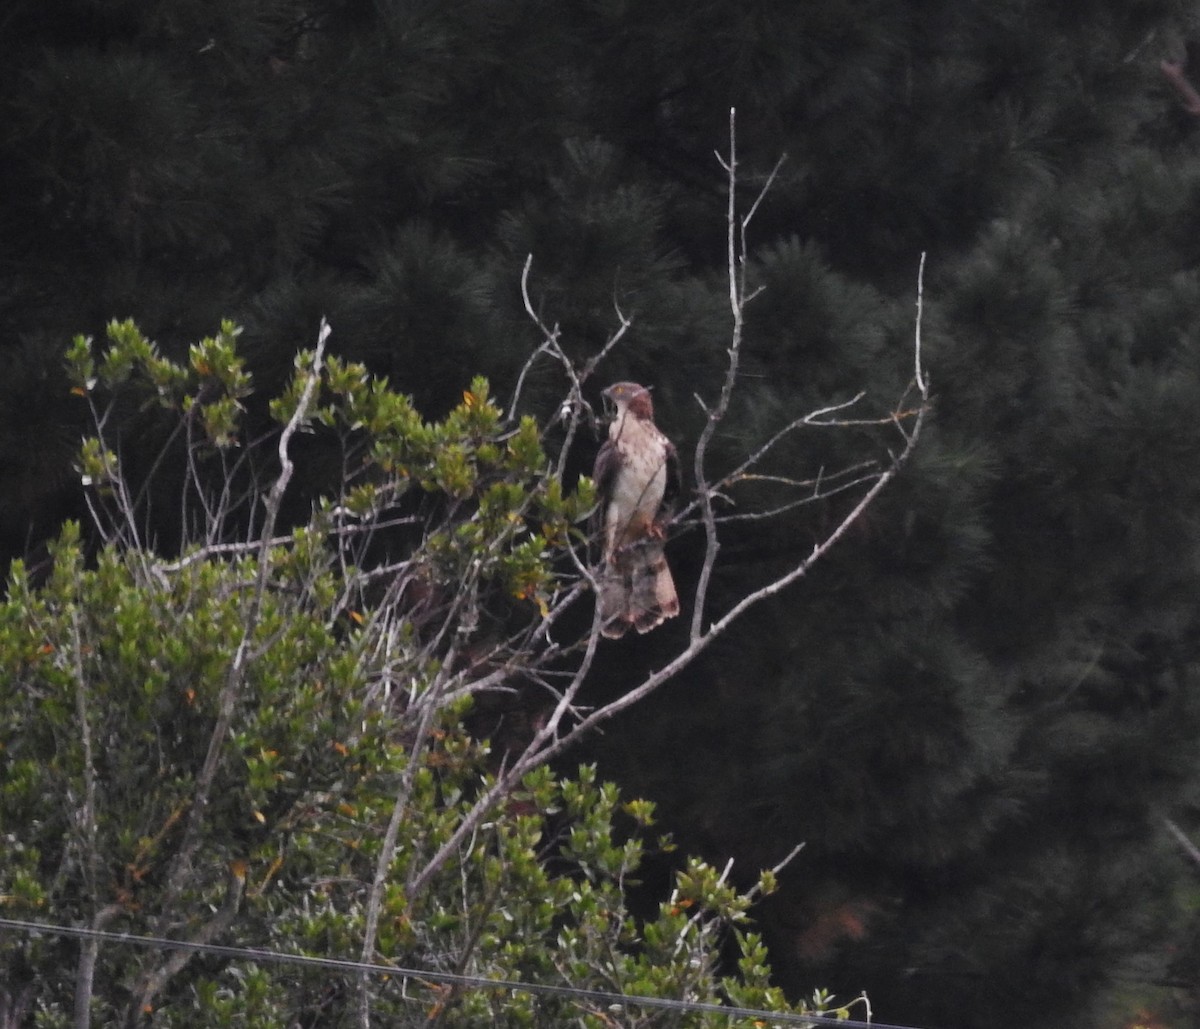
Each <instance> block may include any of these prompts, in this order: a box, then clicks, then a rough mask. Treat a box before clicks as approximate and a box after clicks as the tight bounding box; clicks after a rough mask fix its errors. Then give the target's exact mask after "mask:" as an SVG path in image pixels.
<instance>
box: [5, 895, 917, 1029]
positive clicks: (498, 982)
mask: <svg viewBox="0 0 1200 1029" xmlns="http://www.w3.org/2000/svg"><path fill="white" fill-rule="evenodd" d="M2 929H8V930H11V931H13V932H19V933H25V934H27V935H36V934H39V933H45V934H47V935H50V936H66V937H70V938H73V939H80V940H101V941H103V942H106V943H121V944H126V945H128V946H134V947H152V948H154V949H155V950H186V951H192V952H194V953H203V954H212V955H216V956H218V957H227V958H236V959H238V960H242V961H259V962H268V963H272V964H277V965H296V966H300V967H304V968H322V969H328V970H333V971H339V972H357V973H359V974H364V973H365V974H368V975H386V976H388V977H390V978H394V979H403V980H408V979H417V980H424V981H426V982H433V983H440V984H443V985H447V986H463V987H468V988H470V989H489V990H512V991H516V992H521V993H529V994H533V995H535V996H536V995H541V996H548V997H563V998H567V999H573V1000H590V1001H594V1002H597V1003H601V1004H606V1005H609V1006H616V1007H640V1008H660V1009H665V1010H669V1011H680V1012H696V1013H703V1014H715V1015H725V1016H727V1017H728V1018H750V1019H754V1020H755V1021H761V1022H764V1023H766V1024H768V1025H770V1024H774V1025H801V1026H813V1027H816V1026H840V1027H841V1029H913V1027H912V1026H902V1025H891V1024H888V1023H886V1022H862V1021H856V1020H855V1019H847V1018H834V1017H831V1016H829V1015H797V1014H792V1013H790V1012H778V1011H762V1010H759V1009H757V1008H743V1007H737V1006H730V1005H725V1004H713V1003H709V1002H705V1001H689V1000H675V999H674V998H671V997H638V996H634V995H632V994H628V993H612V992H609V991H607V990H592V989H587V988H585V987H581V986H560V985H556V984H554V983H525V982H520V981H517V980H513V979H488V978H485V977H483V976H475V975H462V974H459V973H456V972H439V971H429V970H424V969H417V968H404V967H400V966H396V965H379V964H372V963H370V962H364V961H350V960H347V959H344V958H322V957H312V956H309V955H306V954H286V953H283V952H282V951H277V950H265V949H261V948H258V947H232V946H228V945H225V944H219V943H193V942H191V941H189V940H170V939H165V938H163V937H160V936H140V935H138V934H136V933H119V932H112V931H109V930H105V929H86V928H83V927H82V926H70V925H53V924H50V923H45V922H29V921H25V920H23V919H19V918H0V930H2Z"/></svg>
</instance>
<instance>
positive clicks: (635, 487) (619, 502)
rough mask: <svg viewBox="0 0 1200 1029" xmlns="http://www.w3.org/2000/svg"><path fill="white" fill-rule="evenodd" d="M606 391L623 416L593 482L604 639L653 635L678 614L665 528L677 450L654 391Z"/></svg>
mask: <svg viewBox="0 0 1200 1029" xmlns="http://www.w3.org/2000/svg"><path fill="white" fill-rule="evenodd" d="M603 392H604V396H605V397H607V398H608V399H609V400H611V401H612V402H613V404H614V405H615V407H616V415H615V417H614V418H613V420H612V423H611V424H610V425H609V427H608V439H607V440H606V441H605V443H604V445H603V446H602V447H601V448H600V453H599V454H598V455H597V456H596V468H595V471H594V473H593V476H592V478H593V479H594V481H595V483H596V489H597V492H598V496H599V500H600V506H599V511H600V516H601V519H602V523H603V524H602V531H603V554H602V557H603V564H602V566H601V569H600V574H599V576H598V583H599V587H600V596H599V601H598V603H599V605H600V631H601V633H603V634H604V635H605V636H607V637H608V638H609V639H617V638H619V637H621V636H624V635H625V632H626V630H628V628H629V627H630V626H631V625H632V626H633V627H634V628H635V629H637V631H638V632H649V631H650V630H651V629H653V628H654V627H655V626H657V625H661V624H662V623H663V621H664V620H666V619H667V618H674V617H675V616H676V615H677V614H679V596H678V594H677V593H676V592H675V580H674V579H672V578H671V569H670V568H668V567H667V559H666V554H665V553H664V533H663V529H662V526H661V525H660V524H659V522H658V512H659V507H660V506H661V505H662V500H663V493H664V492H665V490H666V485H667V466H668V464H669V463H672V462H675V463H676V470H677V468H678V465H677V458H676V454H675V447H674V446H673V445H672V443H671V441H670V440H669V439H667V437H666V436H664V435H663V434H662V432H661V431H659V428H658V426H656V425H655V424H654V405H653V403H652V402H651V400H650V391H649V390H648V389H646V388H645V387H644V386H639V385H638V384H637V383H635V382H618V383H616V385H613V386H609V387H608V389H606V390H604V391H603Z"/></svg>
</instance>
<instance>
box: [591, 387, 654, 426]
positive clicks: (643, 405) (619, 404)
mask: <svg viewBox="0 0 1200 1029" xmlns="http://www.w3.org/2000/svg"><path fill="white" fill-rule="evenodd" d="M601 396H603V397H604V398H605V399H606V400H611V401H612V402H613V404H615V405H616V408H617V414H618V415H620V414H624V413H625V412H626V411H628V412H629V413H630V414H631V415H633V416H634V417H635V418H644V419H646V420H647V421H653V420H654V402H653V401H652V400H651V399H650V391H649V390H648V389H646V387H645V386H639V385H638V384H637V383H636V382H616V383H613V385H611V386H609V387H608V389H605V390H601Z"/></svg>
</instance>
